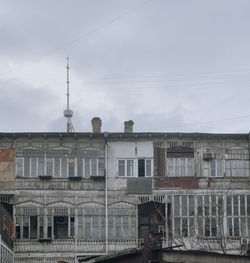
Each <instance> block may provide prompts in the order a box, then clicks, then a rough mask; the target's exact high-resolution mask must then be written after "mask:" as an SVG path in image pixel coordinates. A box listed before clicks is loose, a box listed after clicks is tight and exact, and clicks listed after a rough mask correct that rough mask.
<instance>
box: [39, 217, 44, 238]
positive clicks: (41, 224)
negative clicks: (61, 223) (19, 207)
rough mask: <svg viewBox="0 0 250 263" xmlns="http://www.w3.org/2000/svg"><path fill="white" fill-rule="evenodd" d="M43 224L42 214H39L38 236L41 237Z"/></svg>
mask: <svg viewBox="0 0 250 263" xmlns="http://www.w3.org/2000/svg"><path fill="white" fill-rule="evenodd" d="M43 224H44V219H43V217H42V216H39V238H43V237H44V236H43Z"/></svg>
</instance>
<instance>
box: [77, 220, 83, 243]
mask: <svg viewBox="0 0 250 263" xmlns="http://www.w3.org/2000/svg"><path fill="white" fill-rule="evenodd" d="M82 221H83V217H82V216H78V239H83V224H82Z"/></svg>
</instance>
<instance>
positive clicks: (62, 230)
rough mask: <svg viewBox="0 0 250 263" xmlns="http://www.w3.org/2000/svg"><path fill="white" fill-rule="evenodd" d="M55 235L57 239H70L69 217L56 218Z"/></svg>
mask: <svg viewBox="0 0 250 263" xmlns="http://www.w3.org/2000/svg"><path fill="white" fill-rule="evenodd" d="M54 235H55V239H61V238H68V217H67V216H55V217H54Z"/></svg>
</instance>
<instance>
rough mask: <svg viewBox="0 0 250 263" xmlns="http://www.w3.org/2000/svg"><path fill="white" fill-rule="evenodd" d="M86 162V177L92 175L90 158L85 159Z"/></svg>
mask: <svg viewBox="0 0 250 263" xmlns="http://www.w3.org/2000/svg"><path fill="white" fill-rule="evenodd" d="M84 163H85V177H86V178H89V177H90V160H89V159H85V160H84Z"/></svg>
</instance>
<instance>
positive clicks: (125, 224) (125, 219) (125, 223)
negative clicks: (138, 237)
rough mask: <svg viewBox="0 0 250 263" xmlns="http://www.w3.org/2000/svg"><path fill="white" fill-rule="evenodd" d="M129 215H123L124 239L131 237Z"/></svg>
mask: <svg viewBox="0 0 250 263" xmlns="http://www.w3.org/2000/svg"><path fill="white" fill-rule="evenodd" d="M128 219H129V217H128V216H124V217H123V231H122V232H123V239H128V238H129V222H128Z"/></svg>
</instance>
